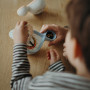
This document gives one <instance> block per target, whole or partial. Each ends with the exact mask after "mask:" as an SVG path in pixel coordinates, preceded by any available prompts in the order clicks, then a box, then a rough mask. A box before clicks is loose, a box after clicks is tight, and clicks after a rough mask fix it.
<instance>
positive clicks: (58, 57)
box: [53, 49, 60, 60]
mask: <svg viewBox="0 0 90 90" xmlns="http://www.w3.org/2000/svg"><path fill="white" fill-rule="evenodd" d="M53 50H54V53H55V54H56V56H57V60H59V59H60V56H59V54H58V52H57V51H56V49H53Z"/></svg>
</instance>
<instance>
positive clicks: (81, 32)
mask: <svg viewBox="0 0 90 90" xmlns="http://www.w3.org/2000/svg"><path fill="white" fill-rule="evenodd" d="M66 11H67V15H68V19H69V23H70V28H71V35H72V37H74V38H76V40H77V41H78V43H79V44H80V47H81V50H82V54H83V58H84V60H85V63H86V66H87V68H88V70H89V71H90V0H71V1H70V3H69V4H68V6H67V10H66Z"/></svg>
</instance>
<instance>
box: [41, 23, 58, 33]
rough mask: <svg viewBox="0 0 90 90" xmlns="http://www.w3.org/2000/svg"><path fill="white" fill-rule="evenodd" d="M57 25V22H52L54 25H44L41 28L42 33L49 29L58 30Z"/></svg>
mask: <svg viewBox="0 0 90 90" xmlns="http://www.w3.org/2000/svg"><path fill="white" fill-rule="evenodd" d="M56 26H57V25H55V24H52V25H43V26H42V28H41V30H40V33H44V32H46V31H47V30H52V31H56V30H55V29H56Z"/></svg>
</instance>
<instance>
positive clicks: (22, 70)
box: [11, 44, 31, 88]
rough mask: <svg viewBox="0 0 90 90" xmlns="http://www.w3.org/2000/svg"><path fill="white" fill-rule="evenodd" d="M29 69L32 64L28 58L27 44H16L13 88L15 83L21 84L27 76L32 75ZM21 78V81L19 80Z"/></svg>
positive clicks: (14, 49)
mask: <svg viewBox="0 0 90 90" xmlns="http://www.w3.org/2000/svg"><path fill="white" fill-rule="evenodd" d="M29 70H30V64H29V61H28V59H27V46H26V45H25V44H17V45H15V46H14V48H13V64H12V78H11V88H13V85H14V84H15V83H16V84H17V83H19V84H20V85H22V83H24V81H25V79H26V77H31V74H30V73H29ZM20 79H21V81H20V82H17V81H18V80H20ZM19 84H18V85H19ZM19 87H21V86H19Z"/></svg>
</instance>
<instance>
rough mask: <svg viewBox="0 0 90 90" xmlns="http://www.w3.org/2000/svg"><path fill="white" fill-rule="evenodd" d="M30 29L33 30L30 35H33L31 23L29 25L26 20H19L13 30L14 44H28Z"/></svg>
mask: <svg viewBox="0 0 90 90" xmlns="http://www.w3.org/2000/svg"><path fill="white" fill-rule="evenodd" d="M28 30H30V32H31V33H30V35H31V34H32V31H33V29H32V28H31V26H30V25H28V26H27V22H26V21H21V22H17V24H16V27H15V29H14V31H13V40H14V44H21V43H24V44H26V42H27V39H28V36H29V33H28V32H29V31H28Z"/></svg>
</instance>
